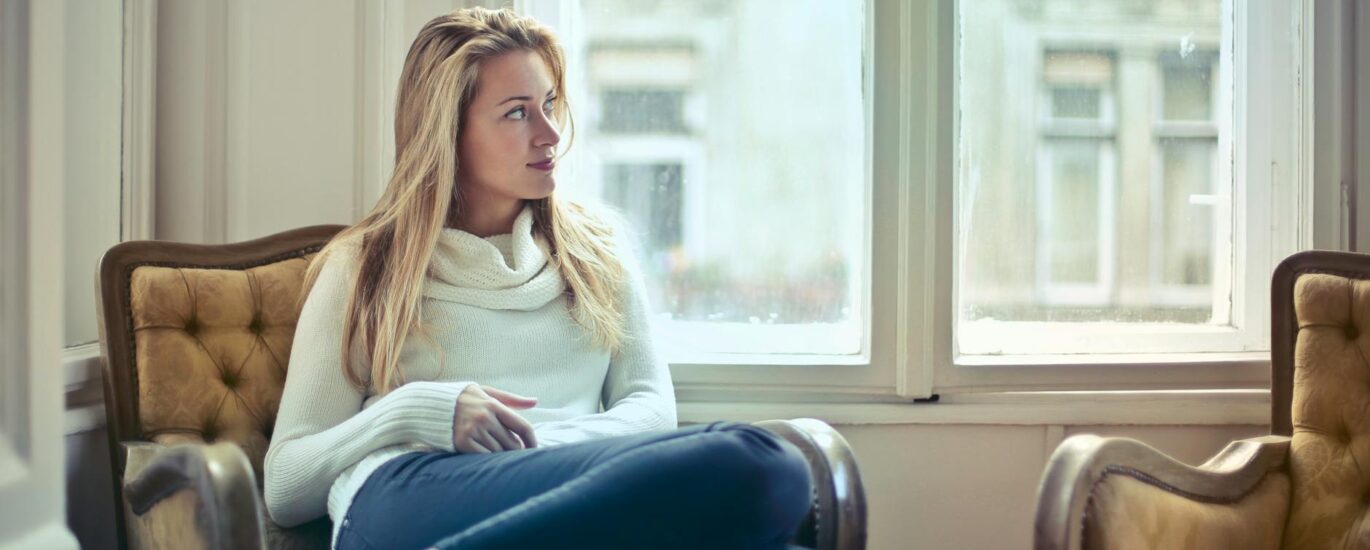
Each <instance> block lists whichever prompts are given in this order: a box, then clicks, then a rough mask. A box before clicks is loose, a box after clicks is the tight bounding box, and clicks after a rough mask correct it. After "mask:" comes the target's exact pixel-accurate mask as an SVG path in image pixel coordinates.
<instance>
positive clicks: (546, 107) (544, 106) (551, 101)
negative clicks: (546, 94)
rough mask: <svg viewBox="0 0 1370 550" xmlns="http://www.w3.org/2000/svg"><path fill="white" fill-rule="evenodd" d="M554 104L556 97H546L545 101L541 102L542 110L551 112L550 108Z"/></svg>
mask: <svg viewBox="0 0 1370 550" xmlns="http://www.w3.org/2000/svg"><path fill="white" fill-rule="evenodd" d="M556 104H557V98H555V97H554V98H551V99H548V100H547V102H546V103H543V104H542V110H544V111H548V112H551V111H552V108H553V107H555V106H556Z"/></svg>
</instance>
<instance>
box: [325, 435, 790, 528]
mask: <svg viewBox="0 0 1370 550" xmlns="http://www.w3.org/2000/svg"><path fill="white" fill-rule="evenodd" d="M811 494H812V479H811V478H810V475H809V470H808V466H807V464H806V463H805V461H804V458H803V455H802V453H800V451H799V450H798V449H797V448H795V447H794V446H793V445H791V444H790V443H788V442H786V441H784V440H783V439H781V438H780V437H779V436H776V435H775V434H772V433H770V432H768V431H766V430H764V429H762V428H758V427H756V426H751V425H748V424H738V423H732V422H715V423H712V424H701V425H695V426H689V427H686V428H681V429H678V430H674V431H671V432H667V433H656V434H643V435H629V436H621V437H614V438H608V439H600V440H593V441H585V442H580V443H574V444H569V445H561V446H557V447H549V448H543V449H531V450H522V451H506V452H500V453H491V454H457V453H441V452H439V453H410V454H406V455H403V456H400V457H398V458H395V459H393V460H391V461H389V462H387V463H386V464H385V465H383V466H382V467H381V468H379V469H377V470H376V472H375V473H374V474H372V476H371V477H370V478H369V479H368V480H367V481H366V483H365V484H364V485H363V487H362V488H361V490H360V491H358V493H357V495H356V497H355V498H354V500H353V503H352V507H351V509H350V510H349V511H348V514H347V518H346V520H345V523H344V525H343V527H342V528H341V529H340V531H339V534H338V547H339V548H340V549H343V550H347V549H351V548H363V549H365V548H382V547H384V548H424V547H430V546H436V547H438V548H441V549H443V550H446V549H449V548H459V549H467V548H469V549H475V550H482V549H493V548H605V549H612V548H701V547H707V548H720V549H723V548H739V549H741V548H747V549H753V548H755V549H767V548H784V547H785V542H786V541H788V540H789V539H790V538H791V537H792V536H793V535H794V532H795V530H796V529H797V528H798V525H799V522H800V521H801V520H802V519H803V517H804V514H805V513H806V512H807V511H808V509H809V506H810V503H811ZM381 543H383V544H381Z"/></svg>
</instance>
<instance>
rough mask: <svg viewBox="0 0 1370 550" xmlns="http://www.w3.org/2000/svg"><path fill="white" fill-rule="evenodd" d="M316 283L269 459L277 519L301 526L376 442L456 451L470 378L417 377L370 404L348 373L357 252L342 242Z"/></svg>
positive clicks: (266, 483) (268, 481) (267, 485)
mask: <svg viewBox="0 0 1370 550" xmlns="http://www.w3.org/2000/svg"><path fill="white" fill-rule="evenodd" d="M324 261H325V262H326V263H325V264H324V267H323V268H322V270H321V271H320V273H319V277H318V280H317V281H316V283H315V285H314V287H313V288H312V289H311V290H310V292H309V296H308V298H307V299H306V300H305V303H304V307H303V308H302V309H301V311H300V318H299V321H298V323H297V325H296V327H295V340H294V343H293V344H292V346H291V351H290V366H289V369H288V371H287V373H288V374H287V376H286V381H285V389H284V390H283V393H282V395H281V404H280V408H279V410H278V412H277V415H276V420H275V427H274V430H273V431H274V433H273V437H272V439H271V445H270V447H269V448H268V449H267V452H266V459H265V461H264V464H263V470H264V475H263V477H264V478H265V479H264V480H263V492H264V499H265V501H266V509H267V513H268V514H269V515H270V516H271V519H272V521H275V522H276V523H277V524H279V525H282V526H285V527H293V526H295V525H299V524H302V523H305V522H307V521H310V520H313V519H314V518H317V517H320V516H323V515H324V514H326V513H327V511H328V510H327V501H328V491H329V489H330V488H331V487H332V485H333V482H334V481H335V480H336V479H337V477H338V475H339V474H341V473H342V472H343V471H344V470H346V469H347V468H349V467H351V466H352V465H353V464H355V463H356V462H358V461H360V460H361V459H362V458H365V457H366V455H368V454H370V453H371V452H372V451H375V450H376V449H380V448H383V447H387V446H390V445H395V444H401V443H424V444H427V445H431V446H433V447H436V448H439V449H442V450H445V451H452V450H453V448H452V418H453V414H454V413H455V411H456V404H457V397H458V396H460V395H461V392H462V391H463V390H465V389H466V386H467V385H468V384H467V383H463V382H427V381H415V382H410V383H408V384H405V385H403V386H401V387H399V388H396V389H395V390H394V391H392V392H390V393H388V394H386V395H385V396H384V397H381V398H380V399H377V400H376V401H375V402H374V403H372V404H371V406H369V407H366V408H365V410H363V403H364V401H365V396H364V395H363V394H362V392H360V391H358V390H357V389H355V388H353V387H352V386H351V385H350V384H349V383H348V382H347V380H346V379H345V378H344V376H343V373H342V358H341V349H342V326H343V312H344V308H346V304H347V294H348V292H350V291H351V284H350V283H351V278H352V276H353V274H354V273H355V272H356V260H355V256H354V255H352V254H351V253H349V252H348V251H347V249H343V248H340V249H338V251H337V253H331V254H330V257H329V258H327V259H325V260H324Z"/></svg>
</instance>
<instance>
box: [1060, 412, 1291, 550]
mask: <svg viewBox="0 0 1370 550" xmlns="http://www.w3.org/2000/svg"><path fill="white" fill-rule="evenodd" d="M1288 455H1289V438H1288V437H1283V436H1263V437H1256V438H1252V439H1245V440H1240V441H1234V442H1232V443H1230V444H1228V446H1227V448H1225V449H1223V450H1222V452H1220V453H1218V454H1217V455H1215V456H1214V457H1213V458H1211V459H1209V460H1208V462H1205V463H1204V464H1203V465H1200V466H1198V467H1193V466H1188V465H1186V464H1183V463H1181V462H1178V461H1176V460H1175V459H1173V458H1171V457H1169V456H1167V455H1165V454H1164V453H1162V452H1160V451H1158V450H1156V449H1154V448H1151V447H1149V446H1147V445H1146V444H1143V443H1141V442H1139V441H1136V440H1132V439H1127V438H1101V437H1098V436H1094V435H1078V436H1074V437H1071V438H1069V439H1067V440H1065V441H1064V442H1063V443H1061V445H1060V446H1059V447H1057V448H1056V452H1055V453H1053V454H1052V456H1051V460H1050V461H1049V462H1048V463H1047V468H1046V472H1045V473H1044V474H1043V476H1042V482H1041V485H1040V486H1039V488H1038V492H1037V517H1036V520H1035V529H1034V531H1035V532H1034V536H1033V540H1034V548H1036V549H1038V550H1048V549H1051V550H1057V549H1059V550H1066V549H1069V550H1078V549H1082V548H1086V547H1088V548H1104V547H1115V546H1124V547H1126V546H1128V545H1129V544H1143V543H1144V544H1143V546H1152V545H1154V544H1162V545H1169V546H1168V547H1176V546H1175V545H1176V544H1178V545H1180V546H1179V547H1201V546H1208V545H1209V544H1208V543H1210V542H1214V541H1216V540H1227V539H1226V538H1225V537H1236V538H1241V539H1243V540H1250V541H1256V542H1260V543H1262V544H1264V545H1269V546H1270V547H1272V548H1278V547H1279V544H1280V535H1281V533H1280V529H1282V527H1283V525H1284V519H1285V517H1286V516H1287V513H1288V507H1289V477H1288V475H1287V473H1285V471H1284V470H1285V466H1286V462H1287V460H1288ZM1114 519H1117V520H1120V521H1113V520H1114ZM1120 528H1121V529H1124V530H1126V531H1128V533H1127V534H1126V536H1131V537H1133V538H1132V539H1130V540H1123V539H1124V535H1123V534H1120V533H1113V534H1114V535H1116V536H1110V530H1116V529H1120ZM1271 529H1273V530H1274V532H1273V536H1272V533H1269V532H1266V531H1268V530H1271ZM1160 538H1164V539H1165V540H1166V541H1168V542H1164V541H1161V540H1159V539H1160ZM1228 542H1231V541H1228ZM1153 547H1155V546H1153ZM1210 547H1247V548H1253V547H1255V546H1247V545H1245V544H1237V545H1232V544H1226V543H1224V544H1220V545H1219V546H1210Z"/></svg>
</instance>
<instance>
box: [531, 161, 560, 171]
mask: <svg viewBox="0 0 1370 550" xmlns="http://www.w3.org/2000/svg"><path fill="white" fill-rule="evenodd" d="M528 166H531V167H533V168H537V169H538V170H545V171H549V172H550V171H551V170H552V168H553V167H554V166H556V161H554V160H552V159H547V160H544V161H542V162H535V163H532V164H529V165H528Z"/></svg>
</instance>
